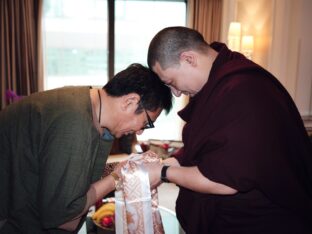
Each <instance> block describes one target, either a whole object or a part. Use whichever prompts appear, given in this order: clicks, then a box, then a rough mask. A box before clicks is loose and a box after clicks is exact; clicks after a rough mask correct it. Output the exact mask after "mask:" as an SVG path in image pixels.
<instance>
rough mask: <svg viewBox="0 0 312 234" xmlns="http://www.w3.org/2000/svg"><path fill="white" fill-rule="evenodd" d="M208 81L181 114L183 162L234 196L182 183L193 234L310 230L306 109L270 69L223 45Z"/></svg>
mask: <svg viewBox="0 0 312 234" xmlns="http://www.w3.org/2000/svg"><path fill="white" fill-rule="evenodd" d="M212 47H213V48H214V49H216V50H217V51H219V55H218V57H217V58H216V60H215V62H214V63H213V67H212V69H211V72H210V75H209V79H208V82H207V83H206V84H205V86H204V87H203V88H202V90H201V91H200V92H199V93H198V94H197V95H196V96H195V97H193V98H191V100H190V102H189V104H188V105H187V106H186V107H185V108H184V109H183V110H182V111H180V112H179V115H180V116H181V118H182V119H183V120H185V121H186V125H185V127H184V129H183V143H184V149H183V151H182V152H183V153H182V155H181V157H178V158H177V159H178V160H179V162H180V164H181V165H182V166H197V167H198V168H199V170H200V172H201V173H202V174H203V175H204V176H206V177H207V178H208V179H210V180H212V181H214V182H218V183H222V184H225V185H228V186H230V187H232V188H234V189H236V190H238V193H237V194H235V195H226V196H225V195H209V194H201V193H196V192H193V191H190V190H188V189H185V188H183V187H181V188H180V192H179V196H178V199H177V206H176V211H177V217H178V219H179V221H180V223H181V225H182V227H183V228H184V230H185V231H186V232H187V233H194V234H195V233H196V234H201V233H220V234H226V233H239V234H242V233H248V234H249V233H252V234H255V233H266V234H267V233H274V234H276V233H312V228H311V224H312V219H311V217H312V146H311V142H310V140H309V138H308V135H307V132H306V131H305V128H304V125H303V122H302V120H301V117H300V114H299V112H298V110H297V108H296V106H295V104H294V102H293V101H292V99H291V97H290V95H289V94H288V93H287V91H286V90H285V88H283V86H282V85H281V84H280V83H279V82H278V80H277V79H276V78H274V77H273V76H272V75H271V74H270V73H268V72H267V71H265V70H264V69H263V68H261V67H260V66H258V65H256V64H255V63H253V62H252V61H249V60H247V59H246V58H245V57H244V56H242V55H241V54H239V53H236V52H232V51H230V50H228V48H227V47H226V46H225V45H224V44H221V43H213V44H212Z"/></svg>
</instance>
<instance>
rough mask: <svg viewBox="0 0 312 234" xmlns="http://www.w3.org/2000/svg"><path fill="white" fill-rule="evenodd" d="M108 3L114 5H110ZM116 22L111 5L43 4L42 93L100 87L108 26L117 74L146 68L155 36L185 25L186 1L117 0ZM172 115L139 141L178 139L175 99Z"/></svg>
mask: <svg viewBox="0 0 312 234" xmlns="http://www.w3.org/2000/svg"><path fill="white" fill-rule="evenodd" d="M109 1H110V0H109ZM114 8H115V12H114V13H115V14H114V15H115V20H114V22H109V15H108V13H109V11H108V0H45V1H44V19H43V27H44V45H45V50H44V55H45V56H44V58H45V80H44V89H46V90H47V89H52V88H57V87H62V86H67V85H91V86H99V87H102V86H103V85H104V84H105V83H106V82H107V80H108V77H109V75H108V74H109V72H108V70H109V64H110V63H112V61H110V58H111V56H109V52H108V51H109V48H108V37H109V33H108V31H109V25H110V27H112V26H113V25H114V26H113V27H114V31H115V33H114V37H113V39H114V48H115V49H114V51H113V53H114V56H113V57H112V58H114V61H113V63H112V64H114V66H113V69H114V74H116V73H117V72H119V71H121V70H123V69H125V68H126V67H127V66H129V65H130V64H131V63H134V62H136V63H141V64H144V65H147V62H146V60H147V49H148V45H149V42H150V40H151V39H152V37H153V36H154V35H155V34H156V33H157V32H158V31H159V30H160V29H162V28H164V27H167V26H177V25H181V26H183V25H185V18H186V3H185V1H183V0H171V1H170V0H168V1H164V0H162V1H155V0H154V1H152V0H137V1H132V0H127V1H126V0H115V5H114ZM175 100H176V101H175V105H174V109H173V110H172V111H171V113H170V114H169V115H168V116H164V114H162V115H161V116H160V117H159V118H158V120H157V122H156V123H155V126H156V128H155V129H151V130H150V129H149V130H147V131H145V132H144V133H143V134H142V135H141V136H139V137H138V138H139V139H140V140H146V139H149V138H156V139H168V140H169V139H173V140H179V139H180V137H181V132H180V131H178V130H177V129H179V128H180V127H181V126H180V125H181V123H180V122H179V121H178V120H177V119H179V117H178V116H177V114H176V112H177V110H179V109H181V107H182V104H181V102H182V101H181V98H180V99H175ZM165 129H166V130H165Z"/></svg>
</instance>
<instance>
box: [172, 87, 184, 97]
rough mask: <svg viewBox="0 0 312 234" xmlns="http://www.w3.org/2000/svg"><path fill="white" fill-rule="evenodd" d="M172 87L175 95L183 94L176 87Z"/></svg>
mask: <svg viewBox="0 0 312 234" xmlns="http://www.w3.org/2000/svg"><path fill="white" fill-rule="evenodd" d="M170 89H171V92H172V93H173V95H174V96H176V97H180V96H181V94H182V92H181V91H180V90H177V89H176V88H174V87H170Z"/></svg>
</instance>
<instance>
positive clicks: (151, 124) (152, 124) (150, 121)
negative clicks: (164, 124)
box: [140, 102, 155, 130]
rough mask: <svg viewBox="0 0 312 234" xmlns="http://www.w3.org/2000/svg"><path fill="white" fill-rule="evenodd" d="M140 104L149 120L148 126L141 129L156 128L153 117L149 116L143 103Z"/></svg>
mask: <svg viewBox="0 0 312 234" xmlns="http://www.w3.org/2000/svg"><path fill="white" fill-rule="evenodd" d="M140 104H141V106H142V108H143V110H144V112H145V114H146V118H147V124H146V125H145V126H144V127H143V128H141V130H145V129H149V128H155V126H154V123H153V121H152V119H151V117H150V116H149V115H148V113H147V111H146V109H145V107H144V105H143V103H142V102H140Z"/></svg>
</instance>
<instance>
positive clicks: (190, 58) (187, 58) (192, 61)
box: [180, 51, 197, 66]
mask: <svg viewBox="0 0 312 234" xmlns="http://www.w3.org/2000/svg"><path fill="white" fill-rule="evenodd" d="M180 60H181V62H186V63H188V64H189V65H191V66H195V65H196V63H197V57H196V54H195V53H194V52H193V51H184V52H182V53H181V55H180Z"/></svg>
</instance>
